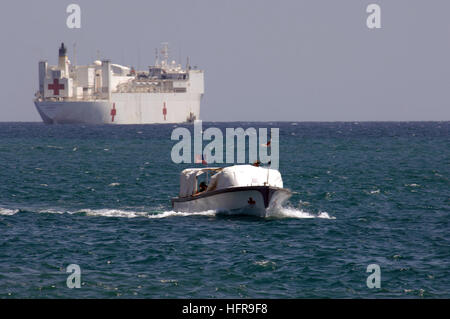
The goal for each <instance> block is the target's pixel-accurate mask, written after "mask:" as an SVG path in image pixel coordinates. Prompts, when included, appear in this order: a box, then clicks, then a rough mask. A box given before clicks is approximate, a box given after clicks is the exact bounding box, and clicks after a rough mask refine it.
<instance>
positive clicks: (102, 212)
mask: <svg viewBox="0 0 450 319" xmlns="http://www.w3.org/2000/svg"><path fill="white" fill-rule="evenodd" d="M21 211H24V212H36V213H40V214H70V215H85V216H98V217H115V218H148V219H161V218H170V217H189V216H232V215H233V213H232V212H226V211H215V210H207V211H202V212H192V213H187V212H176V211H172V210H170V211H165V210H163V209H161V208H159V209H155V210H152V211H134V210H123V209H107V208H104V209H80V210H74V211H69V210H61V209H41V210H38V211H35V210H31V209H26V210H21V209H10V208H2V207H0V216H2V215H3V216H13V215H15V214H17V213H20V212H21ZM242 215H245V213H244V214H240V216H242ZM264 218H266V219H283V218H291V219H292V218H293V219H303V218H323V219H336V218H335V217H332V216H330V215H329V214H328V213H326V212H319V213H318V214H314V213H310V212H306V211H303V210H301V209H298V208H294V207H284V206H282V207H274V208H270V209H269V210H268V212H267V215H266V216H265V217H264Z"/></svg>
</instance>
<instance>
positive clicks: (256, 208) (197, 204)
mask: <svg viewBox="0 0 450 319" xmlns="http://www.w3.org/2000/svg"><path fill="white" fill-rule="evenodd" d="M291 195H292V193H291V192H290V191H289V190H287V189H284V188H277V187H269V186H249V187H233V188H228V189H224V190H218V191H212V192H206V193H205V194H200V195H197V196H189V197H187V198H175V199H173V200H172V206H173V209H174V210H175V211H178V212H189V213H193V212H202V211H208V210H215V211H218V212H225V213H227V214H238V215H251V216H258V217H266V216H267V211H268V209H270V208H272V207H278V206H281V205H282V204H283V203H284V202H285V201H286V200H287V199H288V198H289V197H290V196H291Z"/></svg>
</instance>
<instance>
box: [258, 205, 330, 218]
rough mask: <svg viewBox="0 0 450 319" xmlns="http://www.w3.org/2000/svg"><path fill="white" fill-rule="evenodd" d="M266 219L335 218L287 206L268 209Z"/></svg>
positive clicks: (326, 214)
mask: <svg viewBox="0 0 450 319" xmlns="http://www.w3.org/2000/svg"><path fill="white" fill-rule="evenodd" d="M266 218H296V219H303V218H323V219H336V217H333V216H330V215H329V214H328V213H327V212H319V213H317V214H314V213H310V212H307V211H304V210H302V209H298V208H294V207H289V206H277V207H273V208H269V209H268V211H267V216H266Z"/></svg>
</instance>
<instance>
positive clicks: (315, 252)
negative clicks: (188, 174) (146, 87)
mask: <svg viewBox="0 0 450 319" xmlns="http://www.w3.org/2000/svg"><path fill="white" fill-rule="evenodd" d="M181 126H183V127H186V128H189V129H193V127H192V126H189V125H181ZM203 126H204V127H205V128H207V127H218V128H220V129H222V130H223V131H225V128H227V127H231V128H237V127H242V128H244V129H245V128H248V127H255V128H268V129H269V130H270V128H279V130H280V138H279V141H280V148H279V151H280V167H279V169H280V172H281V174H282V176H283V181H284V186H285V187H287V188H290V189H291V190H292V191H294V192H295V193H294V195H293V196H292V197H291V198H290V199H289V201H288V202H287V203H286V204H285V205H284V207H283V208H282V209H280V210H279V211H278V212H277V213H276V214H273V215H271V216H268V217H266V218H258V217H251V216H244V215H242V216H230V215H227V214H221V213H217V212H214V211H206V212H199V213H195V214H187V213H177V212H174V211H172V208H171V202H170V200H171V198H172V197H175V196H176V195H177V194H178V190H179V173H180V171H181V170H182V169H184V168H187V167H201V165H199V164H175V163H173V162H172V160H171V156H170V154H171V150H172V147H173V146H174V145H175V144H176V142H175V141H172V140H171V133H172V131H173V129H174V128H175V127H176V125H131V126H108V125H101V126H90V125H51V126H48V125H44V124H42V123H0V298H450V236H449V235H450V223H449V222H450V180H449V178H450V122H401V123H397V122H379V123H376V122H360V123H358V122H345V123H305V122H298V123H296V122H280V123H277V122H274V123H247V122H236V123H215V122H214V123H213V122H208V123H203ZM71 264H75V265H78V266H79V268H80V270H81V273H80V276H81V288H74V289H70V288H69V287H68V286H67V279H68V277H69V276H70V275H71V273H70V272H67V267H68V266H69V265H71ZM373 264H375V265H378V266H379V270H380V272H379V274H380V277H379V278H380V287H379V288H377V287H371V288H369V286H368V285H367V281H368V277H369V276H371V272H367V268H368V266H369V265H373Z"/></svg>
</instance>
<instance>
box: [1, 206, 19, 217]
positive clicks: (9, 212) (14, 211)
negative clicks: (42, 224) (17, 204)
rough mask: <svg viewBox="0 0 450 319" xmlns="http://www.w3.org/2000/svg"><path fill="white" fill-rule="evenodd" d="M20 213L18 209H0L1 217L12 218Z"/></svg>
mask: <svg viewBox="0 0 450 319" xmlns="http://www.w3.org/2000/svg"><path fill="white" fill-rule="evenodd" d="M18 212H19V210H18V209H9V208H2V207H0V215H4V216H12V215H15V214H17V213H18Z"/></svg>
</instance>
